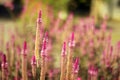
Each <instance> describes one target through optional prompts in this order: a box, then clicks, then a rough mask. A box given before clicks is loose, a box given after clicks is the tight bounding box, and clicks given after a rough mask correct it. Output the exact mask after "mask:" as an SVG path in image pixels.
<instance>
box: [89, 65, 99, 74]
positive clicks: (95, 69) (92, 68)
mask: <svg viewBox="0 0 120 80" xmlns="http://www.w3.org/2000/svg"><path fill="white" fill-rule="evenodd" d="M88 73H89V74H90V75H91V76H96V75H97V74H98V69H97V68H95V67H94V66H90V67H89V69H88Z"/></svg>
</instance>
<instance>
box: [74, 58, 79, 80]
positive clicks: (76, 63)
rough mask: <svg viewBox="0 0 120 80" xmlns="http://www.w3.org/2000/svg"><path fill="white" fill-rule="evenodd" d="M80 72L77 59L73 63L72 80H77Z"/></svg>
mask: <svg viewBox="0 0 120 80" xmlns="http://www.w3.org/2000/svg"><path fill="white" fill-rule="evenodd" d="M78 71H79V58H76V59H75V62H74V63H73V75H72V80H77V77H78Z"/></svg>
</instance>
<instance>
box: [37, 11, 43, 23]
mask: <svg viewBox="0 0 120 80" xmlns="http://www.w3.org/2000/svg"><path fill="white" fill-rule="evenodd" d="M41 22H42V11H41V10H40V11H39V15H38V19H37V23H41Z"/></svg>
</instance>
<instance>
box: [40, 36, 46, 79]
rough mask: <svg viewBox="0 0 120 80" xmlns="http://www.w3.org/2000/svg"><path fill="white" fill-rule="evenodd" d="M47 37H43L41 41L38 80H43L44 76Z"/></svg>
mask: <svg viewBox="0 0 120 80" xmlns="http://www.w3.org/2000/svg"><path fill="white" fill-rule="evenodd" d="M46 50H47V37H46V35H45V37H44V39H43V44H42V49H41V72H40V80H45V75H46V69H47V68H46V64H47V63H46V58H47V52H46Z"/></svg>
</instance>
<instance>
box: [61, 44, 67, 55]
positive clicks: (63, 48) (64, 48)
mask: <svg viewBox="0 0 120 80" xmlns="http://www.w3.org/2000/svg"><path fill="white" fill-rule="evenodd" d="M61 56H63V57H64V56H66V42H64V43H63V47H62V53H61Z"/></svg>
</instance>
